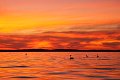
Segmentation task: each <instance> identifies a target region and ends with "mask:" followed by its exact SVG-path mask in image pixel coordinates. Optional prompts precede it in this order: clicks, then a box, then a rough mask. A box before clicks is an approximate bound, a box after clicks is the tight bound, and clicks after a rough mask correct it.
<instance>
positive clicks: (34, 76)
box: [12, 76, 38, 78]
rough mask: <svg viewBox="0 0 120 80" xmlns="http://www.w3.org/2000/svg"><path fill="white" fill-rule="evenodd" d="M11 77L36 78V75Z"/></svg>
mask: <svg viewBox="0 0 120 80" xmlns="http://www.w3.org/2000/svg"><path fill="white" fill-rule="evenodd" d="M12 78H38V77H35V76H15V77H12Z"/></svg>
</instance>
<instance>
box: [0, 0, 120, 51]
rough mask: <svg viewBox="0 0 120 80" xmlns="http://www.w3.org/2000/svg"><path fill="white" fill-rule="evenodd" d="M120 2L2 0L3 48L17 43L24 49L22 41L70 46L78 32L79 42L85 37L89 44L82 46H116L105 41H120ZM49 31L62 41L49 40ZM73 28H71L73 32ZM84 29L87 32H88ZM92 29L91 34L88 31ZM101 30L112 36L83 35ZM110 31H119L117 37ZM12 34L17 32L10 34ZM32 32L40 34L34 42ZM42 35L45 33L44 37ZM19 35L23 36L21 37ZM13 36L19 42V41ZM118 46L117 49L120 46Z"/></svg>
mask: <svg viewBox="0 0 120 80" xmlns="http://www.w3.org/2000/svg"><path fill="white" fill-rule="evenodd" d="M119 4H120V0H0V34H1V36H2V37H3V38H4V39H2V38H0V43H1V44H0V48H1V49H7V48H12V49H14V46H18V48H17V49H20V48H21V47H19V45H20V44H21V43H24V45H30V46H29V47H28V46H26V47H25V48H55V46H57V47H56V48H67V46H68V45H69V46H72V45H73V44H74V43H73V44H72V43H71V42H72V40H73V39H74V40H73V42H74V41H75V39H76V35H79V37H78V38H79V39H76V42H80V43H81V40H82V41H83V42H82V43H83V44H85V45H84V48H82V49H96V46H97V48H98V49H114V48H111V47H107V48H106V46H103V45H104V43H105V44H107V45H109V46H111V45H114V44H116V43H117V44H120V43H119V42H120V39H119V38H116V36H117V37H118V36H119V32H118V31H119V29H120V16H119V14H120V8H119V7H120V5H119ZM46 32H50V36H51V39H53V38H52V37H53V36H54V37H55V38H54V39H55V40H58V42H57V41H56V43H54V44H53V43H52V44H51V41H50V40H47V38H46V36H45V34H46ZM69 32H71V34H70V35H69V34H68V33H69ZM75 32H76V33H75ZM80 32H85V33H86V35H84V34H81V33H80ZM89 32H90V34H88V33H89ZM98 32H99V33H100V35H101V36H102V35H104V36H108V37H107V38H106V37H105V38H104V39H103V38H102V39H100V40H96V41H94V38H93V37H91V38H90V39H92V38H93V41H91V42H90V43H87V42H86V41H84V39H81V37H80V36H85V37H86V39H87V38H88V40H89V36H95V37H97V35H96V33H98ZM103 32H104V33H103ZM108 32H112V33H113V32H114V33H115V34H114V35H115V36H113V37H114V39H112V38H111V37H110V39H108V38H109V36H111V34H107V33H108ZM51 33H53V34H51ZM60 33H63V34H60ZM38 34H39V35H38ZM10 35H15V36H14V37H10ZM16 35H17V36H18V37H17V36H16ZM30 35H34V36H36V37H35V38H32V39H31V41H30V43H27V42H26V43H25V42H24V41H25V40H24V36H30ZM8 36H9V37H8ZM19 36H22V37H19ZM39 36H43V38H42V40H41V39H40V38H39ZM50 36H48V38H49V37H50ZM59 36H60V37H59ZM104 36H103V37H104ZM63 37H66V38H69V37H70V38H72V40H69V39H65V40H64V38H63ZM17 38H21V39H22V40H17ZM6 39H8V40H7V41H8V42H6ZM14 39H16V40H14ZM34 39H35V41H34ZM36 39H37V41H36ZM11 40H13V42H14V41H16V42H17V43H16V44H15V43H13V42H11ZM53 41H54V40H53ZM65 41H66V42H69V43H66V42H65ZM70 41H71V42H70ZM61 42H62V43H61ZM7 43H9V45H11V47H10V46H9V45H8V44H7ZM38 43H39V44H38ZM13 44H14V46H13ZM58 45H61V46H58ZM21 46H23V45H21ZM80 46H83V45H82V44H76V48H75V49H81V48H80ZM115 46H116V47H117V48H116V49H120V46H117V45H115ZM23 48H24V47H23ZM70 48H74V47H70ZM15 49H16V48H15Z"/></svg>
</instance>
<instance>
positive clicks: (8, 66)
mask: <svg viewBox="0 0 120 80" xmlns="http://www.w3.org/2000/svg"><path fill="white" fill-rule="evenodd" d="M28 67H29V66H5V67H0V68H28Z"/></svg>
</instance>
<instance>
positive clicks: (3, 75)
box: [0, 52, 120, 80]
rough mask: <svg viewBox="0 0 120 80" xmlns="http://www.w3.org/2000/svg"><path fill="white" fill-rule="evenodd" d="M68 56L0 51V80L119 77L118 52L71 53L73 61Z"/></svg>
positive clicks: (102, 79) (101, 79)
mask: <svg viewBox="0 0 120 80" xmlns="http://www.w3.org/2000/svg"><path fill="white" fill-rule="evenodd" d="M98 54H99V55H100V56H99V57H96V55H98ZM69 55H70V54H69V53H50V52H49V53H27V55H26V53H0V80H4V79H5V80H12V79H15V80H16V79H17V80H18V79H29V80H30V79H31V80H90V79H92V80H93V79H94V80H120V77H119V73H120V65H119V63H120V59H119V57H120V55H119V53H112V52H111V53H87V57H86V54H85V53H71V55H72V56H74V59H72V60H70V57H69ZM109 55H110V57H108V56H109Z"/></svg>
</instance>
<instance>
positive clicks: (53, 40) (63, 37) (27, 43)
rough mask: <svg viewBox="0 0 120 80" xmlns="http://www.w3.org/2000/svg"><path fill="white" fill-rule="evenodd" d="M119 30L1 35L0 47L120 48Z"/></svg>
mask: <svg viewBox="0 0 120 80" xmlns="http://www.w3.org/2000/svg"><path fill="white" fill-rule="evenodd" d="M119 37H120V32H119V31H107V32H106V31H92V32H46V33H40V34H36V35H1V36H0V49H84V50H91V49H96V50H99V49H109V50H119V49H120V46H119V45H120V38H119Z"/></svg>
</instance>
